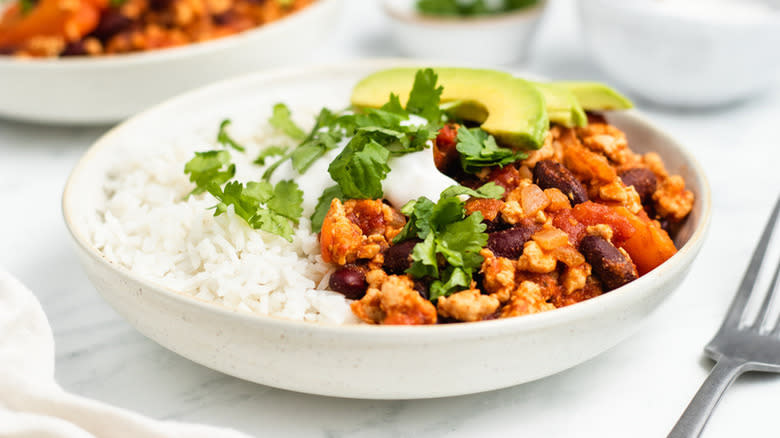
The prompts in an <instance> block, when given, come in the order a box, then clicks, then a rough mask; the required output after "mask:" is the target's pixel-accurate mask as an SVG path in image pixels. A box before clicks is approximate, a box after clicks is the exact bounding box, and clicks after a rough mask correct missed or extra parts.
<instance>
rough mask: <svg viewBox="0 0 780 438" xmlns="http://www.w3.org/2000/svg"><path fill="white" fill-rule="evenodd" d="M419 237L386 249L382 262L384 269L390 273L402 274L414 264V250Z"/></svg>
mask: <svg viewBox="0 0 780 438" xmlns="http://www.w3.org/2000/svg"><path fill="white" fill-rule="evenodd" d="M418 242H420V240H418V239H412V240H406V241H404V242H401V243H396V244H395V245H393V246H391V247H390V248H387V251H385V254H384V256H385V261H384V263H382V269H384V270H385V272H387V273H388V274H394V275H401V274H403V273H404V272H406V270H407V269H409V267H410V266H412V250H413V249H414V246H415V245H417V243H418Z"/></svg>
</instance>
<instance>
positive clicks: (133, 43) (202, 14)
mask: <svg viewBox="0 0 780 438" xmlns="http://www.w3.org/2000/svg"><path fill="white" fill-rule="evenodd" d="M312 2H314V0H17V1H15V2H14V3H12V4H11V5H10V6H8V7H7V8H6V9H5V11H4V12H2V14H1V15H0V55H2V54H6V55H16V56H21V57H55V56H98V55H105V54H118V53H128V52H141V51H147V50H154V49H160V48H165V47H174V46H181V45H185V44H191V43H195V42H200V41H206V40H211V39H215V38H220V37H223V36H227V35H233V34H236V33H239V32H243V31H245V30H248V29H252V28H255V27H257V26H261V25H263V24H266V23H270V22H272V21H275V20H277V19H279V18H282V17H284V16H286V15H288V14H291V13H294V12H295V11H298V10H300V9H302V8H304V7H306V6H308V5H309V4H311V3H312Z"/></svg>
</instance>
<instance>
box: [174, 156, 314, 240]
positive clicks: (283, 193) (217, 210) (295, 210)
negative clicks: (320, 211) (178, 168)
mask: <svg viewBox="0 0 780 438" xmlns="http://www.w3.org/2000/svg"><path fill="white" fill-rule="evenodd" d="M184 172H185V173H187V174H189V175H190V181H192V182H194V183H195V189H193V190H192V192H191V194H198V193H203V192H209V193H210V194H211V196H213V197H214V198H215V199H216V200H217V204H216V205H214V207H212V208H214V216H219V215H221V214H224V213H226V212H227V211H228V209H229V208H230V206H233V211H234V212H235V213H236V215H237V216H239V217H240V218H242V219H244V220H245V221H246V223H247V224H249V226H251V227H252V228H255V229H260V230H264V231H267V232H269V233H273V234H277V235H279V236H282V237H284V238H285V239H287V240H288V241H291V242H292V237H293V232H294V230H293V227H292V225H291V224H290V222H293V223H298V219H299V218H300V217H301V213H302V212H303V208H302V207H301V204H302V203H303V192H302V191H301V190H300V189H299V188H298V184H296V183H295V182H294V181H279V182H278V183H277V184H276V185H275V186H274V185H273V184H271V183H270V182H268V181H249V182H247V183H246V184H242V183H240V182H238V181H235V180H233V181H230V179H231V178H233V176H234V175H235V172H236V166H235V164H232V163H230V152H228V151H227V150H219V151H208V152H196V153H195V157H194V158H193V159H191V160H190V161H189V162H187V164H186V165H185V166H184ZM223 184H224V187H222V185H223Z"/></svg>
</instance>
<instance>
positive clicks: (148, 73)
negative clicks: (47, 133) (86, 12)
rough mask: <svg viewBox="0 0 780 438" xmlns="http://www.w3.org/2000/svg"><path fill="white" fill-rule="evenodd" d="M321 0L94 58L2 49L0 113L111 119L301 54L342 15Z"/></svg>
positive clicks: (337, 4) (53, 119)
mask: <svg viewBox="0 0 780 438" xmlns="http://www.w3.org/2000/svg"><path fill="white" fill-rule="evenodd" d="M340 11H341V0H318V1H316V2H315V3H314V4H312V5H311V6H309V7H307V8H304V9H303V10H301V11H298V12H296V13H294V14H291V15H290V16H288V17H285V18H283V19H281V20H278V21H275V22H272V23H269V24H266V25H263V26H260V27H258V28H257V29H252V30H249V31H246V32H243V33H240V34H236V35H231V36H227V37H224V38H219V39H216V40H213V41H207V42H203V43H197V44H190V45H187V46H182V47H174V48H169V49H162V50H155V51H149V52H144V53H131V54H124V55H116V56H110V57H109V56H106V57H96V58H58V59H18V58H14V57H9V56H0V89H1V90H2V91H0V117H8V118H13V119H22V120H28V121H34V122H43V123H54V124H81V125H83V124H104V123H113V122H116V121H118V120H121V119H124V118H125V117H127V116H129V115H131V114H135V113H137V112H138V111H141V110H143V109H145V108H147V107H149V106H151V105H153V104H156V103H159V102H162V101H163V100H165V99H167V98H169V97H171V96H174V95H177V94H180V93H182V92H184V91H186V90H190V89H192V88H195V87H199V86H202V85H205V84H208V83H211V82H214V81H217V80H220V79H224V78H227V77H230V76H235V75H239V74H245V73H249V72H253V71H256V70H258V69H261V68H268V67H273V66H278V65H280V64H283V63H289V62H294V61H300V59H301V57H302V56H303V55H305V54H306V53H309V52H311V51H312V50H313V49H314V48H316V47H318V45H319V44H320V43H321V41H322V40H324V39H325V38H326V37H327V36H328V34H329V33H330V32H332V29H334V28H335V27H336V25H337V23H338V20H339V13H340Z"/></svg>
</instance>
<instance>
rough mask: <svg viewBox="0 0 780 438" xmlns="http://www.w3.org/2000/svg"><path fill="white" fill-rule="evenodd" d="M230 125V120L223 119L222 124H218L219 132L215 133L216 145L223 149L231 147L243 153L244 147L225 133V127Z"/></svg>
mask: <svg viewBox="0 0 780 438" xmlns="http://www.w3.org/2000/svg"><path fill="white" fill-rule="evenodd" d="M231 123H232V122H231V121H230V119H225V120H223V121H222V123H220V124H219V131H217V143H219V144H220V145H222V146H223V147H232V148H233V149H235V150H237V151H239V152H244V151H245V150H246V148H244V146H242V145H241V144H239V143H238V142H237V141H235V140H233V137H231V136H230V134H228V132H227V127H228V126H230V124H231Z"/></svg>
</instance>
